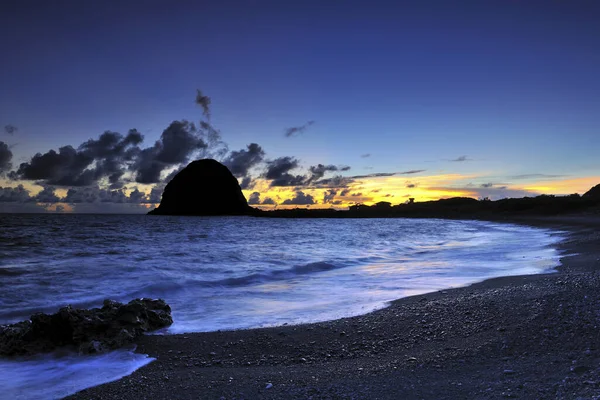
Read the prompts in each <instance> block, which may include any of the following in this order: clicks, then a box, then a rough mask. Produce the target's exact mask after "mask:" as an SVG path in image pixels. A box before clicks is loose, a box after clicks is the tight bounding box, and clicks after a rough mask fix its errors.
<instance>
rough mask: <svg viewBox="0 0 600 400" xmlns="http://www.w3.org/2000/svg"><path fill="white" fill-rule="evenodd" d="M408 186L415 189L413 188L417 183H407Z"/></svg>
mask: <svg viewBox="0 0 600 400" xmlns="http://www.w3.org/2000/svg"><path fill="white" fill-rule="evenodd" d="M406 187H407V188H409V189H413V188H416V187H417V185H416V184H414V183H406Z"/></svg>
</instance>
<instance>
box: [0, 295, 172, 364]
mask: <svg viewBox="0 0 600 400" xmlns="http://www.w3.org/2000/svg"><path fill="white" fill-rule="evenodd" d="M172 323H173V318H172V317H171V307H169V305H168V304H167V303H165V301H164V300H152V299H136V300H132V301H130V302H129V303H128V304H121V303H118V302H116V301H112V300H104V305H103V307H102V308H92V309H90V310H83V309H76V308H72V307H71V306H68V307H63V308H61V309H60V310H59V311H58V312H57V313H56V314H50V315H49V314H43V313H38V314H34V315H32V316H31V319H30V320H29V321H22V322H18V323H16V324H12V325H4V326H0V355H5V356H7V355H8V356H10V355H26V354H35V353H41V352H48V351H52V350H54V349H55V348H57V347H60V346H75V347H77V348H78V349H79V352H80V353H84V354H88V353H99V352H103V351H107V350H112V349H116V348H118V347H121V346H123V345H125V344H127V343H129V342H131V341H132V340H133V339H134V338H136V337H138V336H140V335H141V334H143V333H144V332H148V331H153V330H156V329H159V328H163V327H166V326H169V325H171V324H172Z"/></svg>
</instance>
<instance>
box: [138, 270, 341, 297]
mask: <svg viewBox="0 0 600 400" xmlns="http://www.w3.org/2000/svg"><path fill="white" fill-rule="evenodd" d="M349 266H351V264H347V265H339V264H338V265H335V264H332V263H328V262H313V263H309V264H303V265H296V266H293V267H291V268H287V269H282V270H273V271H268V272H261V273H254V274H249V275H245V276H240V277H236V278H225V279H218V280H214V281H206V280H199V279H187V280H184V281H178V282H175V281H163V282H159V283H152V284H149V285H146V286H144V287H143V288H142V289H139V290H137V291H135V292H134V293H132V294H131V295H133V296H134V297H139V296H165V295H167V294H168V293H172V292H175V291H179V290H185V289H189V288H195V287H205V288H211V287H212V288H218V287H229V288H237V287H244V286H251V285H258V284H261V283H267V282H274V281H282V280H288V279H293V278H295V277H298V276H303V275H310V274H315V273H320V272H326V271H332V270H336V269H340V268H345V267H349Z"/></svg>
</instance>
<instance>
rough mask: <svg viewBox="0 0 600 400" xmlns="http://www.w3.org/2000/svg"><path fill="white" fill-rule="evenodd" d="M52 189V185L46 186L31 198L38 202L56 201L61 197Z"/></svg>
mask: <svg viewBox="0 0 600 400" xmlns="http://www.w3.org/2000/svg"><path fill="white" fill-rule="evenodd" d="M54 190H55V189H54V188H53V187H51V186H46V187H44V188H43V189H42V190H41V191H40V192H39V193H38V194H36V195H35V196H34V197H33V198H32V200H34V201H36V202H38V203H58V202H59V201H61V199H60V198H59V197H58V196H57V195H56V193H54Z"/></svg>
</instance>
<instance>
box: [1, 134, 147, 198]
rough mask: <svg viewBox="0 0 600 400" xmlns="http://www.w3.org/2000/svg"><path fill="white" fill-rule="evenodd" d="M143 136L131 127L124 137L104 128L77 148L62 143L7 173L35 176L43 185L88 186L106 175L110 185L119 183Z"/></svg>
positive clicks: (13, 177)
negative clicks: (96, 136)
mask: <svg viewBox="0 0 600 400" xmlns="http://www.w3.org/2000/svg"><path fill="white" fill-rule="evenodd" d="M142 140H143V136H142V135H141V134H140V133H139V132H138V131H136V130H134V129H133V130H130V131H129V133H128V134H127V136H125V137H123V136H122V135H121V134H120V133H117V132H110V131H107V132H104V133H103V134H102V135H100V136H99V138H98V139H90V140H88V141H86V142H84V143H82V144H81V145H80V146H79V148H78V149H77V150H76V149H74V148H73V147H72V146H63V147H61V148H59V149H58V152H56V151H55V150H49V151H48V152H47V153H44V154H41V153H37V154H36V155H34V156H33V157H32V158H31V159H30V160H29V162H25V163H21V165H20V166H19V168H18V169H17V170H16V171H13V172H11V173H10V177H11V178H12V179H14V180H17V179H23V180H36V181H40V182H41V183H42V184H44V185H55V186H88V185H91V184H94V183H96V182H97V181H98V180H100V179H102V178H104V177H106V178H107V179H108V181H109V184H110V185H111V187H112V188H118V187H121V186H122V185H123V184H122V182H121V181H120V179H121V177H122V176H123V174H124V173H125V167H124V165H125V164H126V163H128V162H131V161H133V160H134V159H135V158H136V156H137V155H138V154H139V148H138V147H137V145H138V144H140V143H141V142H142Z"/></svg>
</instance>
